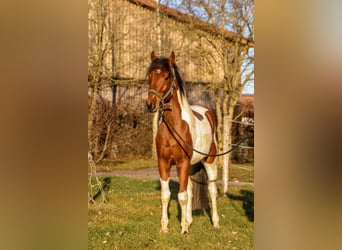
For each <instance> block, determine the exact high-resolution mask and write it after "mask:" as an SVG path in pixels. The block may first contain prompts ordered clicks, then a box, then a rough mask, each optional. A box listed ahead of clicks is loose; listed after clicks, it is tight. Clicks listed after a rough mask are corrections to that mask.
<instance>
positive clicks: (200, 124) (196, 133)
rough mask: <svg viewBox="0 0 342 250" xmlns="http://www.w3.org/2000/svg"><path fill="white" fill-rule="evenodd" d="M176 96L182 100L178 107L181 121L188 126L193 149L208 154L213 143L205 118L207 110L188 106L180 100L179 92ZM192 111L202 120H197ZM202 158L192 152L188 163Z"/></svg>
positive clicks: (193, 162) (183, 100)
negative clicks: (180, 112) (200, 116)
mask: <svg viewBox="0 0 342 250" xmlns="http://www.w3.org/2000/svg"><path fill="white" fill-rule="evenodd" d="M177 96H178V100H182V101H180V105H181V107H182V120H184V121H186V122H187V123H188V125H189V128H190V133H191V138H192V143H193V147H194V148H195V149H196V150H198V151H201V152H203V153H209V150H210V146H211V143H212V141H213V135H212V132H211V131H212V130H211V127H210V123H209V121H208V119H207V117H206V116H205V113H206V112H207V111H208V109H207V108H205V107H202V106H198V105H191V106H190V105H189V103H188V102H187V101H186V99H185V98H183V99H181V96H180V93H179V90H178V91H177ZM192 110H194V111H196V112H197V113H199V114H201V115H202V116H203V118H204V119H202V120H199V119H198V118H197V117H195V116H194V115H193V113H192ZM203 158H204V156H203V155H201V154H199V153H196V152H195V151H194V152H193V155H192V158H191V162H190V163H191V164H195V163H197V162H199V161H201V160H202V159H203Z"/></svg>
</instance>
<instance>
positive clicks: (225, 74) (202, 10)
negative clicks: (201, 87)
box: [166, 0, 254, 193]
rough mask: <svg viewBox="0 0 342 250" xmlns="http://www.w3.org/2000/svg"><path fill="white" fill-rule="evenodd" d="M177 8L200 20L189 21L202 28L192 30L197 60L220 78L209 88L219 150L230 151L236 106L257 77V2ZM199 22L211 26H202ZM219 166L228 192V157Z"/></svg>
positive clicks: (200, 2) (212, 1)
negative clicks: (195, 36) (196, 47)
mask: <svg viewBox="0 0 342 250" xmlns="http://www.w3.org/2000/svg"><path fill="white" fill-rule="evenodd" d="M166 2H167V1H166ZM178 8H180V9H182V10H183V11H184V10H185V11H186V12H187V13H188V14H189V16H191V17H196V18H197V19H193V18H189V20H190V21H189V22H190V23H191V25H193V26H199V25H200V26H202V27H201V29H193V32H196V35H197V40H198V41H199V43H198V53H197V55H198V56H199V58H198V60H201V61H202V62H204V63H205V64H206V68H207V70H208V73H209V74H212V75H220V77H219V78H216V79H217V80H216V79H215V78H213V80H212V82H211V84H210V88H211V89H212V91H214V92H215V96H216V112H217V118H218V143H219V149H220V151H221V152H223V151H227V150H229V148H230V147H231V144H232V137H231V127H232V121H233V120H234V117H233V114H234V106H235V104H236V103H237V101H238V100H239V98H240V96H241V92H242V90H243V89H244V87H245V86H246V84H247V83H249V82H250V81H251V80H253V78H254V53H253V51H254V1H253V0H183V1H182V5H181V6H178ZM198 19H199V20H203V21H205V22H206V23H207V24H208V25H207V26H205V25H203V24H200V22H198V21H196V20H198ZM203 30H205V31H206V32H203ZM204 44H206V46H204ZM208 44H209V46H208ZM217 65H219V66H217ZM219 164H220V165H222V171H223V183H224V193H227V192H228V168H229V164H230V158H229V155H225V156H223V157H222V158H220V162H219Z"/></svg>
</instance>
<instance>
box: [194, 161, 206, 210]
mask: <svg viewBox="0 0 342 250" xmlns="http://www.w3.org/2000/svg"><path fill="white" fill-rule="evenodd" d="M190 179H191V182H192V186H193V188H192V193H193V197H192V210H196V209H207V208H208V207H209V199H208V177H207V173H206V171H205V169H204V165H203V163H201V162H200V163H197V164H196V165H193V166H191V170H190Z"/></svg>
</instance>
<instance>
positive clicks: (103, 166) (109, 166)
mask: <svg viewBox="0 0 342 250" xmlns="http://www.w3.org/2000/svg"><path fill="white" fill-rule="evenodd" d="M156 167H157V161H156V160H152V159H139V160H111V161H110V160H103V161H102V162H101V163H100V164H98V165H97V171H99V172H109V171H112V170H117V169H130V170H131V169H143V168H156Z"/></svg>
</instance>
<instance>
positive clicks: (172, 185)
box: [156, 179, 212, 223]
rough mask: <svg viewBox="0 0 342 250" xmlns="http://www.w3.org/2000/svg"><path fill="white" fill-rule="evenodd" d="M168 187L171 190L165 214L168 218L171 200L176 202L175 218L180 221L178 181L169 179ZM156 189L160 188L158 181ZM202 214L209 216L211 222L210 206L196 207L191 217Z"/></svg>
mask: <svg viewBox="0 0 342 250" xmlns="http://www.w3.org/2000/svg"><path fill="white" fill-rule="evenodd" d="M169 188H170V192H171V198H170V202H169V206H168V208H167V214H168V217H169V218H170V211H169V207H170V203H171V200H173V201H175V202H177V219H178V221H179V222H180V221H181V219H182V209H181V207H180V205H179V202H178V191H179V183H178V182H177V181H173V180H171V179H170V182H169ZM156 189H157V190H158V191H160V190H161V186H160V182H158V186H157V188H156ZM204 214H207V216H208V217H209V218H210V221H211V223H212V219H211V210H210V207H208V208H207V209H196V210H193V211H192V216H193V217H196V216H203V215H204Z"/></svg>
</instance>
